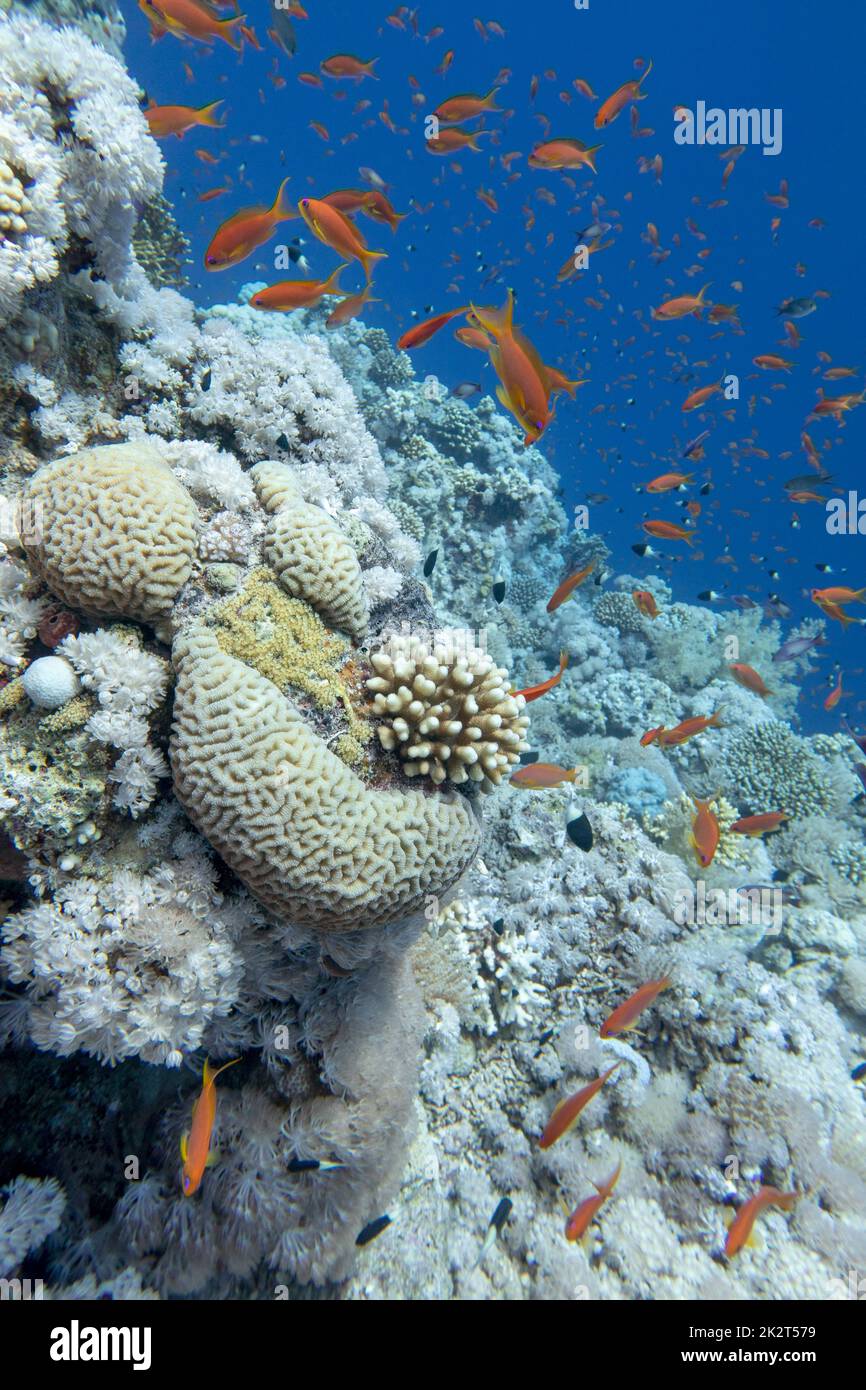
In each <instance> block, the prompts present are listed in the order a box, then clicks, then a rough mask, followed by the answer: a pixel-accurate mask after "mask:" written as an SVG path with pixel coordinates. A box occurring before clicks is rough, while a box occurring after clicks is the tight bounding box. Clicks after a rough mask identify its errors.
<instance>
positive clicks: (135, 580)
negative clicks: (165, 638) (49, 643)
mask: <svg viewBox="0 0 866 1390" xmlns="http://www.w3.org/2000/svg"><path fill="white" fill-rule="evenodd" d="M26 500H27V506H28V509H29V512H30V514H31V516H32V519H33V522H34V525H33V527H32V531H31V533H30V534H26V535H24V536H23V537H22V541H23V544H24V547H25V549H26V551H27V558H28V559H29V561H30V563H31V565H32V567H33V569H34V570H35V571H36V572H37V573H38V574H39V575H40V577H41V578H42V579H44V581H45V583H46V584H47V585H48V587H49V589H50V590H51V592H52V593H53V594H55V595H56V596H57V598H59V599H61V600H62V601H63V602H64V603H66V604H68V605H69V607H70V608H74V609H78V610H80V611H81V612H84V613H90V614H93V615H94V616H96V617H122V618H135V619H138V620H139V621H140V622H155V621H158V620H160V619H162V618H164V617H166V616H167V615H168V614H169V613H170V611H171V606H172V603H173V602H174V600H175V598H176V597H177V595H178V593H179V592H180V590H181V588H182V587H183V585H184V584H185V583H186V580H187V579H188V578H189V575H190V571H191V569H192V562H193V556H194V554H195V544H196V526H197V522H198V511H197V509H196V506H195V503H194V502H193V500H192V498H191V497H190V495H189V493H188V492H187V491H186V489H185V488H184V487H183V485H182V484H181V483H179V482H178V480H177V479H176V478H175V476H174V474H173V473H172V471H171V469H170V468H169V467H168V466H167V464H165V463H164V462H163V460H162V458H161V456H160V454H159V452H158V450H157V449H156V448H155V447H154V446H153V445H150V444H145V443H135V444H105V445H101V446H100V447H98V448H95V449H82V450H81V451H80V452H79V453H77V454H70V455H69V456H68V457H66V458H61V459H57V460H56V461H55V462H54V463H49V464H48V465H47V466H46V467H45V468H41V469H40V470H39V472H38V473H37V474H36V475H35V477H34V478H33V480H32V481H31V484H30V487H29V490H28V492H27V498H26Z"/></svg>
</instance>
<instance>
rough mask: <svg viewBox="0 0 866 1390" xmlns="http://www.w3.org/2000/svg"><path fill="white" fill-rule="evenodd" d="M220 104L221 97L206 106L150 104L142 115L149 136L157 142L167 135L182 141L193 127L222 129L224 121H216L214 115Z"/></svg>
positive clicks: (221, 101)
mask: <svg viewBox="0 0 866 1390" xmlns="http://www.w3.org/2000/svg"><path fill="white" fill-rule="evenodd" d="M222 103H223V98H222V97H220V99H219V101H212V102H211V103H210V104H209V105H208V106H156V105H154V104H153V103H151V105H150V106H149V107H148V108H147V110H146V111H145V113H144V119H145V120H146V121H147V125H148V129H149V130H150V133H151V135H153V136H155V137H156V139H157V140H162V139H164V138H165V137H166V136H168V135H176V136H177V138H178V139H179V140H182V139H183V137H184V133H185V132H186V131H187V130H192V128H193V126H197V125H209V126H216V127H217V128H218V129H222V127H223V126H224V125H225V121H218V120H217V119H216V116H215V114H214V113H215V112H216V109H217V107H218V106H222Z"/></svg>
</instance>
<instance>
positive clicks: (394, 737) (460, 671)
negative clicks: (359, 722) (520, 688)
mask: <svg viewBox="0 0 866 1390" xmlns="http://www.w3.org/2000/svg"><path fill="white" fill-rule="evenodd" d="M462 635H463V634H461V633H459V632H458V633H454V634H449V633H437V634H436V641H435V643H434V644H431V643H430V642H427V641H424V639H423V638H419V637H412V636H400V637H396V636H395V637H391V638H390V639H389V642H388V646H389V650H388V651H381V652H376V653H375V654H374V656H373V657H372V658H371V660H372V663H373V667H374V669H375V671H376V675H375V676H373V677H372V678H371V679H370V680H368V681H367V688H368V690H371V691H373V692H374V700H373V709H374V712H375V713H376V714H378V715H382V716H383V717H385V718H387V719H388V723H387V724H385V725H382V726H381V727H380V728H379V730H378V734H379V742H380V743H381V745H382V747H383V748H386V749H388V750H391V749H396V750H397V752H398V753H399V755H400V757H401V758H402V760H403V770H404V772H405V773H406V775H407V776H409V777H417V776H418V775H419V774H420V775H421V776H429V777H430V778H431V780H432V781H433V782H444V781H445V779H446V777H447V778H450V780H451V781H452V782H465V781H467V779H469V780H471V781H473V782H478V783H480V785H481V789H482V791H490V790H492V786H493V784H498V783H499V782H501V781H502V775H503V773H504V772H506V771H507V770H508V768H509V767H510V766H511V765H512V764H513V763H516V762H517V760H518V757H519V755H520V754H521V753H522V752H523V750H524V749H526V748H528V747H529V745H528V744H527V743H525V742H524V738H523V734H524V731H525V730H526V728H527V727H528V725H529V719H528V718H527V717H526V715H524V714H523V713H522V711H523V709H524V707H525V705H526V701H525V700H524V698H523V696H522V695H518V696H513V695H510V694H509V690H508V672H507V671H504V670H502V668H501V667H498V666H497V665H496V663H495V662H494V661H493V659H492V657H490V656H488V655H487V653H486V652H484V651H482V650H481V648H480V647H476V646H474V645H470V644H466V643H461V642H459V641H457V639H458V638H459V637H461V636H462Z"/></svg>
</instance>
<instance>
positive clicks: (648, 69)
mask: <svg viewBox="0 0 866 1390" xmlns="http://www.w3.org/2000/svg"><path fill="white" fill-rule="evenodd" d="M652 70H653V60H652V58H650V60H649V63H648V64H647V66H646V67H645V68H644V70H643V72H642V73H641V75H640V77H639V78H638V83H637V85H638V86H640V84H641V83H642V82H643V80H644V78H645V77H649V75H650V73H651V72H652Z"/></svg>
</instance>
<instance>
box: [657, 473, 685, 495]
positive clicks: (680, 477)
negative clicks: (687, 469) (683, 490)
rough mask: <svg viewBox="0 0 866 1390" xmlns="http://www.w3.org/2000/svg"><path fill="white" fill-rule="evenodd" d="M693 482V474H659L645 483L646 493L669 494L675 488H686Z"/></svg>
mask: <svg viewBox="0 0 866 1390" xmlns="http://www.w3.org/2000/svg"><path fill="white" fill-rule="evenodd" d="M694 481H695V475H694V474H693V473H661V474H659V476H658V477H657V478H653V480H652V482H651V483H647V485H646V490H647V492H671V491H672V490H673V489H674V488H675V487H688V486H689V485H690V484H691V483H693V482H694Z"/></svg>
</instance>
